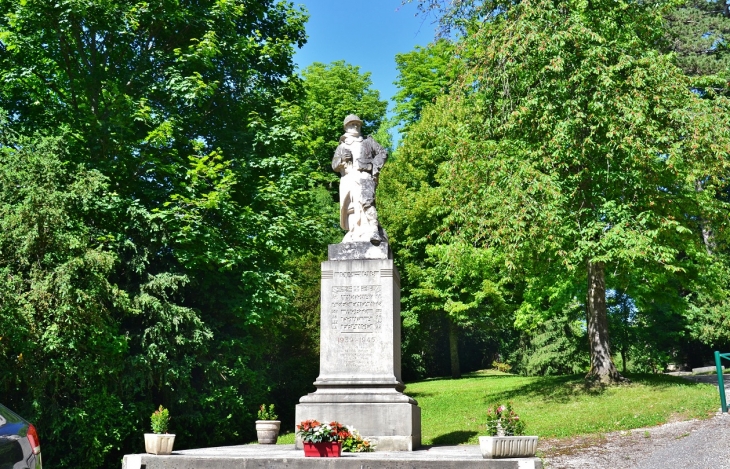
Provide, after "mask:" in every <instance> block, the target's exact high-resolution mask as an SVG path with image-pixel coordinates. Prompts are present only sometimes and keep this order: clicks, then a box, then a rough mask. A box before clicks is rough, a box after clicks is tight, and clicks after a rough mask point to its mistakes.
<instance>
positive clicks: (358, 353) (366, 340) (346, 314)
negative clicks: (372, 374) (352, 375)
mask: <svg viewBox="0 0 730 469" xmlns="http://www.w3.org/2000/svg"><path fill="white" fill-rule="evenodd" d="M341 274H343V275H341ZM379 274H380V272H379V271H367V270H363V271H353V272H335V278H343V280H345V279H349V278H353V277H354V278H357V280H355V279H354V278H353V280H355V281H356V282H358V283H359V282H362V281H363V280H365V281H371V282H375V281H377V279H378V277H379ZM345 281H346V280H345ZM331 288H332V295H331V298H332V300H331V303H330V307H331V309H330V325H331V327H332V331H334V332H336V337H335V340H336V342H337V349H338V356H339V357H340V361H341V363H342V364H343V365H344V366H345V368H347V369H362V367H363V366H365V367H367V364H368V363H369V362H370V361H371V360H372V357H373V353H374V350H375V348H376V346H377V344H378V343H379V342H380V340H381V338H380V337H379V335H378V334H377V333H379V332H380V330H381V329H382V324H383V287H382V286H381V285H379V284H370V285H333V286H332V287H331Z"/></svg>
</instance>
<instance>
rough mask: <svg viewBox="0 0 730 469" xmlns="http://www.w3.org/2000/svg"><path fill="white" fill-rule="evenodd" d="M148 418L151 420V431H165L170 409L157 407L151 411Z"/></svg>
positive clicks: (168, 421)
mask: <svg viewBox="0 0 730 469" xmlns="http://www.w3.org/2000/svg"><path fill="white" fill-rule="evenodd" d="M150 420H151V421H152V433H167V428H168V425H169V424H170V411H169V410H167V409H165V408H164V407H162V406H160V408H159V409H157V410H156V411H154V412H152V416H151V417H150Z"/></svg>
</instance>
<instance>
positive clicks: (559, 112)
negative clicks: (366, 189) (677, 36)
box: [442, 1, 730, 365]
mask: <svg viewBox="0 0 730 469" xmlns="http://www.w3.org/2000/svg"><path fill="white" fill-rule="evenodd" d="M598 11H600V14H599V13H598ZM659 13H660V11H658V10H655V9H653V8H648V7H644V6H643V5H642V4H636V3H625V4H623V3H622V4H620V5H618V4H616V5H615V4H610V5H609V4H606V5H603V4H602V5H601V6H600V7H598V8H596V5H594V6H593V8H586V6H585V5H583V4H579V3H575V4H573V3H567V4H561V5H559V6H556V5H553V4H550V3H549V2H540V1H535V2H532V1H531V2H521V3H520V4H518V5H516V6H514V8H512V9H510V10H509V14H506V13H505V14H501V15H498V16H497V17H496V18H495V19H494V21H493V22H490V23H485V24H484V26H483V27H482V28H481V29H480V30H479V31H478V32H476V33H475V34H474V35H473V36H470V37H469V38H468V39H467V41H468V46H467V47H468V48H469V49H470V50H471V51H472V52H471V53H472V54H473V55H472V56H470V60H471V62H470V63H471V64H472V66H471V70H470V72H469V73H468V74H467V75H465V76H464V77H463V81H462V83H463V86H464V88H463V93H465V94H467V95H468V96H469V99H461V98H460V97H459V96H457V95H454V94H452V96H453V97H452V98H451V101H452V102H453V103H454V104H452V105H450V106H451V108H455V107H462V108H465V109H467V110H465V111H460V112H459V114H456V113H452V116H453V117H449V116H444V117H443V118H442V119H443V120H444V121H447V120H450V119H454V118H455V117H456V116H457V115H458V116H460V117H457V118H458V119H460V122H461V125H460V126H459V127H457V128H458V129H459V132H460V135H459V136H458V137H456V140H457V141H456V142H455V144H454V146H453V147H454V148H455V149H457V150H455V151H454V152H453V157H454V164H453V165H452V166H451V169H450V172H449V182H448V183H444V184H445V185H446V184H447V185H448V186H449V187H450V188H451V191H450V192H449V194H450V195H452V196H453V197H451V199H450V206H451V207H453V210H454V216H453V218H452V220H453V222H454V223H456V224H458V225H459V226H460V235H461V236H463V237H464V238H465V239H466V240H468V241H469V242H477V243H479V245H482V246H484V247H485V248H486V249H489V248H498V249H499V251H500V252H503V253H504V255H505V263H506V265H507V266H508V267H509V268H510V269H512V270H513V271H515V272H520V271H522V272H524V274H522V275H525V276H526V278H533V280H530V281H529V282H528V284H527V287H528V290H532V292H530V291H527V292H526V293H525V297H524V298H525V302H523V304H522V306H521V307H520V309H519V310H518V317H517V321H518V323H519V322H525V321H527V322H529V321H530V319H529V318H531V317H536V316H539V314H540V313H539V312H540V311H547V310H549V308H558V309H562V308H563V307H564V306H565V305H566V304H568V302H569V301H572V300H573V299H574V298H576V297H575V296H574V292H576V287H577V286H579V285H581V284H584V283H583V282H585V277H584V275H585V274H580V272H585V270H584V269H585V266H586V265H588V266H589V270H590V266H591V265H596V266H598V268H599V269H604V268H605V272H609V273H610V276H609V278H608V285H609V288H610V286H611V285H615V286H617V287H621V288H622V289H624V291H628V290H630V295H631V296H632V297H633V298H647V299H648V297H649V294H648V292H649V291H657V290H656V289H661V285H664V284H666V283H667V282H669V281H670V279H676V280H678V281H680V282H687V281H689V280H688V279H690V278H692V276H693V275H695V274H696V272H697V271H698V266H699V265H701V264H705V263H707V262H710V260H709V259H708V258H707V254H706V251H705V247H704V245H703V242H702V239H701V237H698V236H697V233H698V230H697V219H698V218H700V219H702V218H705V216H707V217H708V218H707V219H709V218H711V217H713V216H714V214H720V213H726V211H727V207H726V206H725V205H724V204H723V203H721V202H720V201H716V200H710V199H709V198H708V197H707V196H706V194H703V193H701V192H698V191H697V190H696V185H695V183H696V181H697V180H698V179H699V178H702V179H703V181H706V182H707V184H708V186H707V190H708V191H709V192H713V191H717V190H719V189H720V188H721V187H722V184H723V183H722V178H723V176H722V175H724V174H725V173H726V160H725V158H724V155H727V153H728V150H729V149H730V147H729V146H728V142H729V140H728V134H727V127H726V126H724V124H720V122H723V121H724V120H725V119H727V117H728V114H727V113H726V110H725V109H726V107H725V106H726V103H725V102H724V101H723V102H718V103H716V104H715V105H708V103H707V102H704V101H702V100H701V99H699V98H698V97H697V96H696V95H695V94H693V93H692V92H691V91H689V89H688V87H687V81H686V79H685V78H684V76H683V75H682V73H681V71H680V70H679V69H677V68H676V67H675V66H674V65H673V64H672V62H671V58H670V57H667V56H663V55H660V54H659V53H657V52H656V51H655V49H654V48H653V45H654V43H655V41H656V39H657V35H658V34H660V33H661V28H660V27H659V24H660V21H661V17H660V14H659ZM461 116H464V117H461ZM700 129H701V130H700ZM710 135H711V136H712V137H710ZM718 222H719V219H718ZM638 272H641V278H642V283H639V284H637V283H636V282H631V280H632V279H633V278H636V277H632V275H635V276H638V275H639V274H638ZM600 275H602V274H600ZM643 282H645V283H643ZM647 284H648V285H647ZM550 285H552V286H550ZM536 287H537V288H536ZM584 291H585V290H584ZM665 291H666V290H665ZM675 295H676V293H675ZM604 301H605V300H604ZM603 314H605V313H603ZM590 318H591V316H590V315H589V319H590ZM598 320H599V322H600V314H599V319H598ZM525 323H526V322H525ZM601 327H603V328H604V329H607V327H606V326H601ZM589 337H593V336H592V335H591V334H589ZM606 343H607V340H606V339H602V344H603V345H601V347H602V349H603V350H604V351H605V344H606ZM591 344H592V348H591V350H592V351H593V350H596V345H597V344H596V342H595V341H592V342H591ZM604 353H605V352H604ZM592 365H596V363H595V362H593V363H592Z"/></svg>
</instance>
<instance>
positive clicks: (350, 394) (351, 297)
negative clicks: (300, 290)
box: [296, 115, 421, 451]
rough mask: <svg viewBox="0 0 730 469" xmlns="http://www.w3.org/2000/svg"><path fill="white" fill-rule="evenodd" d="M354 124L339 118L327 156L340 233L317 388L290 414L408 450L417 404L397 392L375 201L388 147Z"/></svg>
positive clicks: (384, 244) (395, 303) (396, 340)
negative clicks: (336, 183) (336, 188)
mask: <svg viewBox="0 0 730 469" xmlns="http://www.w3.org/2000/svg"><path fill="white" fill-rule="evenodd" d="M361 126H362V122H361V121H360V119H359V118H358V117H357V116H354V115H349V116H347V117H346V118H345V121H344V127H345V134H344V135H343V136H342V137H341V138H340V143H339V146H338V147H337V150H336V151H335V154H334V157H333V158H332V169H333V170H335V171H337V172H339V173H340V175H341V176H342V178H341V179H340V226H341V227H342V228H343V229H344V230H345V231H346V234H345V237H344V239H343V240H342V242H341V243H340V244H331V245H330V246H329V249H328V254H329V256H328V258H329V260H327V261H325V262H323V263H322V292H321V308H322V313H321V332H320V368H319V377H318V378H317V380H316V381H315V382H314V385H315V386H316V387H317V390H316V391H315V392H313V393H311V394H308V395H306V396H303V397H302V398H301V399H300V401H299V402H300V403H299V405H297V406H296V422H301V421H303V420H306V419H316V420H319V421H320V422H330V421H333V420H336V421H338V422H341V423H343V424H346V425H352V426H354V427H355V428H357V429H358V430H359V431H360V433H361V434H362V435H363V436H365V437H367V438H368V439H370V440H371V441H372V442H373V443H375V444H376V445H377V446H376V448H377V450H378V451H412V450H413V449H415V448H418V447H419V446H420V445H421V409H420V408H419V407H418V404H417V403H416V401H415V400H413V399H412V398H410V397H408V396H406V395H405V394H403V392H402V391H403V389H404V388H405V386H404V385H403V382H402V380H401V343H400V277H399V275H398V269H397V268H396V267H395V265H394V263H393V255H392V252H391V250H390V248H389V246H388V237H387V235H386V233H385V231H384V230H383V228H382V227H381V226H380V223H379V221H378V214H377V210H376V205H375V190H376V188H377V186H378V177H379V175H380V170H381V169H382V168H383V165H384V164H385V161H386V159H387V157H388V154H387V152H386V150H385V149H384V148H383V147H382V146H380V145H379V144H378V143H377V142H376V141H375V140H373V138H372V137H363V136H361V135H360V128H361Z"/></svg>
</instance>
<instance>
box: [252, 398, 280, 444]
mask: <svg viewBox="0 0 730 469" xmlns="http://www.w3.org/2000/svg"><path fill="white" fill-rule="evenodd" d="M258 417H259V419H258V420H257V421H256V435H257V436H258V439H259V444H260V445H274V444H276V438H277V437H278V436H279V428H280V427H281V421H279V420H277V419H278V416H277V415H276V412H274V404H271V405H269V407H268V409H267V408H266V404H261V407H259V412H258Z"/></svg>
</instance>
